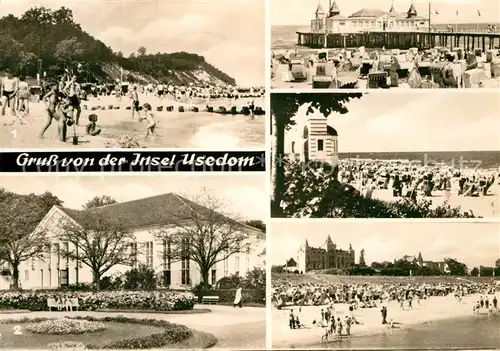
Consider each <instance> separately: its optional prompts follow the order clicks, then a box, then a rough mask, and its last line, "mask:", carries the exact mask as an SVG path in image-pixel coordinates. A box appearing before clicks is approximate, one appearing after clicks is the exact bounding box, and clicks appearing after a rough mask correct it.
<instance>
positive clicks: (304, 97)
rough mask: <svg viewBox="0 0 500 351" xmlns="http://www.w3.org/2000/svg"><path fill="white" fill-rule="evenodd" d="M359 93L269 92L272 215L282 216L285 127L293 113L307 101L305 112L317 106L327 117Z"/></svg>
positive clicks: (345, 108) (288, 126) (343, 110)
mask: <svg viewBox="0 0 500 351" xmlns="http://www.w3.org/2000/svg"><path fill="white" fill-rule="evenodd" d="M361 97H362V94H358V93H348V94H344V93H339V94H326V93H304V94H291V93H290V94H288V93H287V94H271V113H272V115H273V119H272V120H273V122H274V126H271V130H272V131H273V129H274V134H275V139H276V140H275V150H273V152H272V155H273V156H272V157H273V158H274V159H273V168H274V169H273V171H274V193H273V202H272V203H273V205H272V208H271V211H272V214H273V217H281V216H282V211H281V207H280V204H281V199H282V194H283V193H284V191H285V174H284V165H283V162H284V159H285V131H286V130H289V129H290V128H291V127H292V126H293V125H294V124H295V122H294V120H293V117H294V116H295V114H296V113H297V111H298V110H299V108H300V107H301V106H302V105H304V104H308V105H309V106H308V108H307V112H306V113H307V114H310V113H314V112H315V110H319V112H321V114H323V116H325V117H328V116H329V115H330V114H331V113H332V112H337V113H340V114H345V113H347V112H349V110H348V109H347V106H346V103H347V102H349V101H350V100H351V99H354V98H361Z"/></svg>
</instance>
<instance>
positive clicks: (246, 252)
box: [245, 244, 250, 272]
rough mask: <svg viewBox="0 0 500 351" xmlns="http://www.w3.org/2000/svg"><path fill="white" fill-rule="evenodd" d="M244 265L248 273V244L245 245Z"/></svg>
mask: <svg viewBox="0 0 500 351" xmlns="http://www.w3.org/2000/svg"><path fill="white" fill-rule="evenodd" d="M245 265H246V267H245V268H246V271H247V272H248V271H249V270H250V244H247V245H246V248H245Z"/></svg>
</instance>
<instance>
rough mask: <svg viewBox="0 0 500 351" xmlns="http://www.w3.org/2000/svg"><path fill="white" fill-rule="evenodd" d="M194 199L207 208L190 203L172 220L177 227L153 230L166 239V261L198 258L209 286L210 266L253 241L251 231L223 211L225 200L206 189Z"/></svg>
mask: <svg viewBox="0 0 500 351" xmlns="http://www.w3.org/2000/svg"><path fill="white" fill-rule="evenodd" d="M191 201H192V202H193V203H196V204H199V205H201V206H203V207H204V208H205V209H199V208H198V209H197V208H192V207H189V209H187V210H186V211H182V212H181V213H173V223H172V224H174V226H173V227H174V228H177V229H176V230H175V231H172V226H171V225H169V226H165V227H161V228H159V229H155V230H153V231H152V234H153V236H154V237H155V238H156V239H157V240H159V241H162V242H163V243H164V252H162V253H161V258H162V260H163V261H164V262H166V261H170V260H171V261H185V262H189V260H191V261H193V262H195V263H196V264H197V265H198V269H199V271H200V274H201V277H202V280H203V288H204V289H208V287H209V285H210V281H209V274H210V269H211V268H212V267H213V266H214V265H215V264H216V263H217V262H221V261H224V260H226V259H227V258H229V257H231V256H233V255H236V254H238V253H241V252H245V250H246V249H247V247H250V245H251V242H252V235H251V234H250V232H249V231H248V230H247V229H245V228H244V227H243V226H242V225H241V224H240V223H239V222H237V221H236V220H234V219H233V218H231V217H230V215H225V214H223V213H224V205H223V203H222V202H221V201H220V200H219V199H218V198H217V197H215V196H213V195H212V194H209V193H205V194H203V195H201V196H199V197H197V198H195V199H191ZM247 245H248V246H247ZM186 264H187V263H186Z"/></svg>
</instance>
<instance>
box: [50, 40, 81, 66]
mask: <svg viewBox="0 0 500 351" xmlns="http://www.w3.org/2000/svg"><path fill="white" fill-rule="evenodd" d="M82 54H83V49H82V43H80V42H79V41H78V39H77V38H75V37H73V38H71V39H66V40H61V41H60V42H59V43H57V45H56V49H55V52H54V56H55V58H56V59H58V60H59V61H61V62H62V63H63V64H64V65H65V67H67V66H70V67H71V65H72V64H73V63H74V62H75V61H76V60H78V59H79V58H81V56H82Z"/></svg>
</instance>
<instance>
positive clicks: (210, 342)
mask: <svg viewBox="0 0 500 351" xmlns="http://www.w3.org/2000/svg"><path fill="white" fill-rule="evenodd" d="M65 319H68V320H69V321H72V322H74V323H92V324H93V325H94V326H96V325H100V324H102V325H106V323H126V324H132V325H133V324H142V325H148V326H153V327H157V328H160V330H161V331H160V332H156V333H154V334H150V335H147V336H142V337H131V338H129V339H127V338H124V339H121V340H115V341H111V342H109V341H108V342H106V343H104V344H100V345H97V344H96V345H94V344H91V343H82V342H79V341H64V340H61V341H60V342H57V343H51V344H49V345H48V347H49V348H50V349H58V348H60V347H77V345H78V347H79V348H81V347H82V346H84V347H86V348H88V349H149V348H161V347H169V346H170V345H172V346H175V345H176V344H181V343H184V342H186V341H188V339H190V338H193V337H194V338H195V339H196V343H197V345H196V348H200V349H206V348H210V347H212V346H214V345H215V344H216V343H217V339H216V338H215V337H214V336H213V335H210V334H206V333H202V334H204V335H203V338H200V336H198V337H196V336H195V334H196V333H198V334H199V332H194V331H192V330H191V329H189V328H187V327H186V326H183V325H180V324H174V323H170V322H167V321H164V320H156V319H136V318H127V317H121V316H119V317H104V318H94V317H88V316H86V317H67V318H65ZM34 321H37V322H40V323H38V324H37V325H40V324H42V323H44V324H48V323H49V322H51V323H52V324H54V323H57V324H58V323H61V321H60V320H56V319H47V318H37V319H32V320H30V319H27V318H23V319H20V320H4V321H3V323H13V324H20V323H30V324H32V323H33V322H34ZM82 325H83V324H82ZM86 325H90V324H86ZM110 329H111V328H110ZM27 330H28V331H31V329H29V328H27ZM81 334H84V333H81ZM198 338H200V339H199V340H198ZM202 339H203V340H202Z"/></svg>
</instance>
